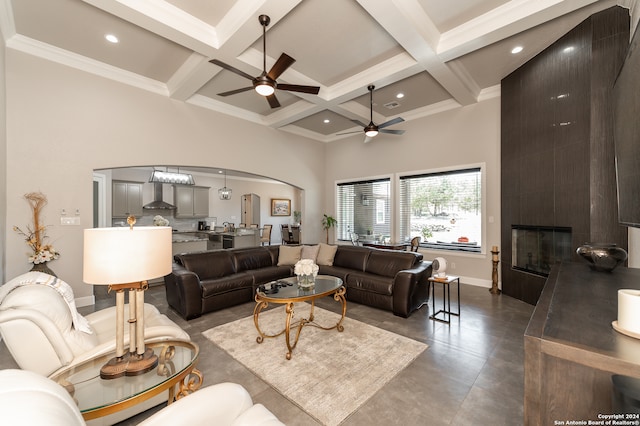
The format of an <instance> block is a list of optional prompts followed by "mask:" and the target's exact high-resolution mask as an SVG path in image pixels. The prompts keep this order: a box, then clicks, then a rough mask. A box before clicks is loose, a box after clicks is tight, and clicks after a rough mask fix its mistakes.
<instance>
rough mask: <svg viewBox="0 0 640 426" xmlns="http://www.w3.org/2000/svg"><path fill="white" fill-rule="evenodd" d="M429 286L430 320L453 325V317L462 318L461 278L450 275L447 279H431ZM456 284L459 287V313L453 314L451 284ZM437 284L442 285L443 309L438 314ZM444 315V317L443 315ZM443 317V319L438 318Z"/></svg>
mask: <svg viewBox="0 0 640 426" xmlns="http://www.w3.org/2000/svg"><path fill="white" fill-rule="evenodd" d="M428 280H429V285H430V286H431V306H432V309H431V312H432V314H431V315H430V316H429V318H430V319H432V320H434V321H440V322H444V323H446V324H449V323H451V315H455V316H457V317H459V316H460V277H455V276H453V275H449V276H446V277H442V278H441V277H429V278H428ZM454 282H455V283H456V284H457V286H458V312H457V313H456V312H451V284H453V283H454ZM436 284H442V309H440V310H439V311H438V312H436V298H435V295H436ZM441 314H442V315H441ZM438 315H441V316H442V318H438Z"/></svg>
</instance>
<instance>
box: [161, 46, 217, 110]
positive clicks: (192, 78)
mask: <svg viewBox="0 0 640 426" xmlns="http://www.w3.org/2000/svg"><path fill="white" fill-rule="evenodd" d="M215 68H216V67H214V66H212V65H211V64H210V63H209V58H207V57H206V56H202V55H201V54H199V53H196V52H193V53H192V54H191V55H189V58H187V60H186V61H185V62H184V63H183V64H182V66H181V67H180V68H179V69H178V70H177V71H176V72H175V73H174V74H173V75H172V76H171V78H170V79H169V81H168V82H167V87H168V88H169V96H170V97H171V98H173V99H177V100H180V101H186V100H187V99H189V97H191V96H193V95H194V94H195V93H196V92H197V91H198V90H200V88H201V87H202V86H204V85H205V84H206V83H207V82H208V81H209V80H211V78H213V76H214V75H215V73H216V70H215Z"/></svg>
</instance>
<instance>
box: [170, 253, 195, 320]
mask: <svg viewBox="0 0 640 426" xmlns="http://www.w3.org/2000/svg"><path fill="white" fill-rule="evenodd" d="M164 288H165V291H166V294H167V302H168V303H169V306H171V307H172V308H173V309H175V310H176V311H177V312H178V313H179V314H180V315H181V316H182V317H183V318H184V319H186V320H189V319H192V318H197V317H199V316H200V315H202V286H201V285H200V278H199V277H198V275H197V274H196V273H195V272H191V271H189V270H187V269H186V268H184V267H183V266H181V265H178V264H176V263H174V264H173V270H172V271H171V273H170V274H169V275H166V276H165V277H164Z"/></svg>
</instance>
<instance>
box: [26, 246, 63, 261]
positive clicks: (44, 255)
mask: <svg viewBox="0 0 640 426" xmlns="http://www.w3.org/2000/svg"><path fill="white" fill-rule="evenodd" d="M59 257H60V253H58V252H57V251H56V249H54V248H53V247H52V246H51V245H48V246H46V248H43V249H41V250H40V251H38V252H36V253H34V254H32V255H31V256H29V262H31V263H33V264H34V265H38V264H40V263H45V262H50V261H52V260H54V259H57V258H59Z"/></svg>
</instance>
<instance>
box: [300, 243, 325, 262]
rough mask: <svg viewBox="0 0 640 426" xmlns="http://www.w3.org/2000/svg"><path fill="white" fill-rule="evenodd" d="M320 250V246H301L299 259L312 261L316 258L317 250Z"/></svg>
mask: <svg viewBox="0 0 640 426" xmlns="http://www.w3.org/2000/svg"><path fill="white" fill-rule="evenodd" d="M319 251H320V246H319V245H315V246H302V253H301V254H300V259H311V260H313V261H314V262H315V261H316V259H317V258H318V252H319Z"/></svg>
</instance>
